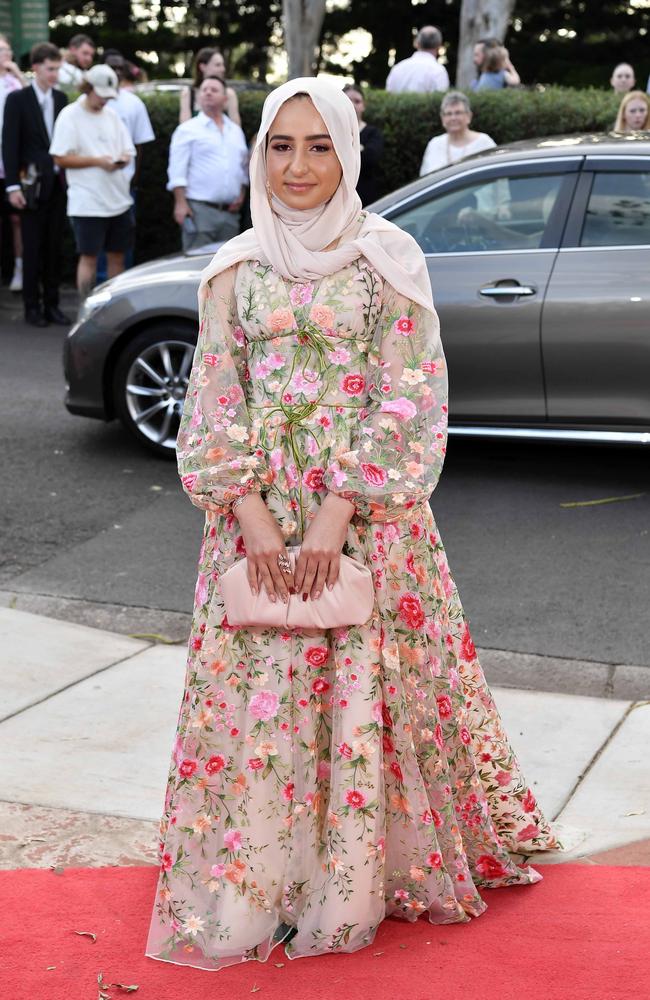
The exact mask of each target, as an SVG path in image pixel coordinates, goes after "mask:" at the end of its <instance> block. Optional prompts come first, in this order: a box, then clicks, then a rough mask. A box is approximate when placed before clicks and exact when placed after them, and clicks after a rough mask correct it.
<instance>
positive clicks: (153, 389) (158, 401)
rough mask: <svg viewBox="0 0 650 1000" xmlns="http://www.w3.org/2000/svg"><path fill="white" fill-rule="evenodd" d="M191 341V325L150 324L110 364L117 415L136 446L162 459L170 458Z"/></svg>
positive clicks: (189, 363) (188, 368)
mask: <svg viewBox="0 0 650 1000" xmlns="http://www.w3.org/2000/svg"><path fill="white" fill-rule="evenodd" d="M195 345H196V330H195V328H192V327H191V326H190V325H189V324H186V323H183V322H181V321H176V322H174V321H170V322H160V323H155V324H152V325H151V326H149V327H147V329H146V330H143V331H142V332H141V333H139V334H138V335H137V336H136V337H134V338H133V340H131V341H129V343H128V344H127V346H126V347H125V348H124V350H123V351H122V353H121V354H120V356H119V358H118V360H117V364H116V366H115V371H114V374H113V401H114V405H115V411H116V413H117V415H118V417H119V419H120V420H121V422H122V423H123V425H124V426H125V428H126V429H127V430H128V431H129V433H130V434H132V435H133V437H134V438H135V439H136V440H137V441H138V442H139V443H140V444H141V445H144V447H145V448H147V449H148V450H149V451H151V452H153V453H154V454H156V455H159V456H161V457H163V458H169V459H173V458H175V454H176V452H175V446H176V435H177V433H178V425H179V422H180V417H181V413H182V410H183V401H184V399H185V393H186V391H187V383H188V379H189V375H190V371H191V368H192V358H193V356H194V348H195Z"/></svg>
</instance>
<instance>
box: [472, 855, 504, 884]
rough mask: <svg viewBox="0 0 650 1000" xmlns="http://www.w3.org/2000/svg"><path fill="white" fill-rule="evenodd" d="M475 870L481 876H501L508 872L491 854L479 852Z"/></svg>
mask: <svg viewBox="0 0 650 1000" xmlns="http://www.w3.org/2000/svg"><path fill="white" fill-rule="evenodd" d="M476 870H477V871H478V872H480V874H481V875H482V876H483V878H502V877H503V876H504V875H507V874H508V873H507V871H506V869H505V868H504V867H503V864H502V863H501V862H500V861H499V859H498V858H495V857H494V856H493V855H492V854H481V855H480V857H479V858H478V860H477V862H476Z"/></svg>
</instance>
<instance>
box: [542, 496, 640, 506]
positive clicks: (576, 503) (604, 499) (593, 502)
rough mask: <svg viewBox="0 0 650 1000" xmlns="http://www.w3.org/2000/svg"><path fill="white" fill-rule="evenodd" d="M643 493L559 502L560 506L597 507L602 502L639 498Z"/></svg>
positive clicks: (617, 501)
mask: <svg viewBox="0 0 650 1000" xmlns="http://www.w3.org/2000/svg"><path fill="white" fill-rule="evenodd" d="M644 496H645V493H628V494H627V496H622V497H602V499H600V500H571V501H569V502H568V503H561V504H560V507H565V508H566V507H597V506H598V505H599V504H602V503H619V501H621V500H639V499H640V498H641V497H644Z"/></svg>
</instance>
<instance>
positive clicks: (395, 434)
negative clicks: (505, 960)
mask: <svg viewBox="0 0 650 1000" xmlns="http://www.w3.org/2000/svg"><path fill="white" fill-rule="evenodd" d="M446 426H447V406H446V368H445V361H444V356H443V353H442V348H441V345H440V339H439V335H438V327H437V322H436V318H435V316H434V315H433V314H431V313H427V312H425V311H424V310H422V309H421V308H420V307H419V306H416V305H414V304H413V303H411V302H409V301H408V300H406V299H405V298H404V297H403V296H400V295H398V294H397V293H396V292H395V291H394V289H392V288H390V287H389V286H388V285H387V284H385V283H383V282H382V279H381V278H380V277H379V275H378V274H377V273H376V272H375V271H374V270H373V269H372V268H371V267H370V265H369V264H368V263H367V262H366V261H364V260H363V259H361V260H357V261H355V262H353V263H352V264H351V265H350V266H349V267H347V268H345V269H343V270H342V271H341V272H339V273H338V274H337V275H332V276H331V277H329V278H324V279H323V280H322V281H321V282H320V283H315V282H302V283H299V284H287V283H285V282H283V281H282V280H281V278H280V277H279V275H277V274H276V273H275V272H274V271H273V270H272V269H271V268H270V267H269V266H268V265H263V264H261V263H259V262H251V261H249V262H245V263H243V264H240V265H239V266H237V267H235V268H231V269H230V270H229V271H227V272H224V273H222V274H220V275H218V276H217V277H216V278H215V279H213V281H212V282H211V283H210V285H209V286H208V288H207V290H206V291H205V294H204V296H203V300H202V302H201V329H200V335H199V343H198V345H197V351H196V355H195V358H194V364H193V367H192V372H191V377H190V384H189V388H188V392H187V397H186V401H185V407H184V412H183V419H182V422H181V428H180V432H179V436H178V459H179V469H180V473H181V477H182V483H183V488H184V489H185V491H186V492H187V493H188V495H189V497H190V499H191V500H192V502H193V503H195V504H196V505H197V506H199V507H201V508H203V509H204V510H205V512H206V524H205V533H204V536H203V542H202V545H201V551H200V555H199V568H198V578H197V586H196V592H195V608H194V619H193V625H192V633H191V636H190V641H189V647H188V662H187V677H186V686H185V692H184V697H183V702H182V706H181V712H180V716H179V721H178V732H177V738H176V744H175V747H174V753H173V757H172V761H171V766H170V772H169V782H168V787H167V796H166V800H165V807H164V813H163V817H162V822H161V839H160V876H159V884H158V891H157V895H156V901H155V908H154V913H153V916H152V923H151V931H150V936H149V944H148V947H147V953H148V954H150V955H153V956H154V957H159V958H164V959H166V960H168V961H172V962H176V963H180V964H186V965H194V966H198V967H200V968H205V969H218V968H221V967H223V966H226V965H230V964H234V963H238V962H241V961H243V960H246V959H251V958H252V959H261V960H264V959H266V958H267V957H268V955H269V954H270V951H271V949H272V947H273V945H274V943H275V942H274V934H275V932H276V930H277V928H278V927H279V926H280V924H281V923H283V922H291V923H294V924H295V925H296V927H297V934H296V936H295V937H294V938H293V939H292V940H291V942H290V943H289V944H288V945H287V949H288V951H289V952H290V954H291V955H292V956H302V955H315V954H321V953H330V952H332V951H338V950H346V951H350V950H354V949H356V948H361V947H364V946H366V945H367V944H369V943H370V942H371V941H372V938H373V936H374V933H375V930H376V928H377V926H378V925H379V923H380V922H381V920H382V919H383V918H384V916H386V915H387V914H391V913H395V914H398V915H399V916H401V917H403V918H405V919H407V920H415V919H417V917H418V914H420V913H422V912H424V911H428V915H429V919H430V920H431V921H432V922H434V923H450V922H454V921H455V922H462V921H466V920H467V919H468V918H469V917H471V916H478V915H479V914H480V913H482V911H483V910H484V909H485V903H484V902H483V900H482V899H481V897H480V895H479V892H478V889H479V887H481V886H484V885H485V886H491V887H496V886H500V885H514V884H525V883H531V882H535V881H537V880H538V879H539V875H538V874H537V873H536V872H534V871H533V870H532V869H530V868H527V867H518V866H517V865H516V864H515V863H514V861H513V860H512V859H511V857H510V855H509V853H508V852H509V851H518V852H526V853H528V852H531V851H533V850H541V849H545V848H553V847H556V846H557V842H556V840H555V838H554V836H553V834H552V832H551V831H550V829H549V827H548V824H547V823H546V820H545V819H544V816H543V815H542V813H541V811H540V809H539V806H538V804H537V802H536V801H535V797H534V795H533V793H532V792H531V790H530V789H529V788H528V787H527V786H526V784H525V782H524V780H523V777H522V775H521V773H520V771H519V767H518V764H517V760H516V758H515V755H514V753H513V750H512V748H511V746H510V744H509V742H508V739H507V736H506V734H505V732H504V729H503V725H502V722H501V719H500V717H499V714H498V712H497V709H496V707H495V705H494V701H493V699H492V696H491V694H490V691H489V689H488V687H487V685H486V683H485V678H484V677H483V673H482V670H481V667H480V664H479V661H478V657H477V653H476V649H475V647H474V643H473V641H472V638H471V634H470V631H469V626H468V624H467V620H466V618H465V615H464V613H463V609H462V605H461V603H460V600H459V597H458V593H457V591H456V588H455V585H454V582H453V579H452V577H451V575H450V572H449V567H448V565H447V560H446V556H445V552H444V548H443V546H442V542H441V541H440V537H439V534H438V532H437V529H436V526H435V523H434V520H433V517H432V514H431V511H430V508H429V505H428V499H429V496H430V494H431V492H432V490H433V489H434V488H435V485H436V483H437V481H438V477H439V475H440V471H441V468H442V463H443V460H444V454H445V441H446ZM251 490H252V491H258V492H259V491H263V493H264V495H265V499H266V503H267V505H268V507H269V509H270V511H271V512H272V514H273V515H274V516H275V518H276V519H277V521H278V523H279V524H280V525H281V527H282V530H283V533H284V536H285V538H286V539H287V542H288V543H289V544H299V542H300V540H301V537H302V531H303V530H304V528H305V527H306V526H307V525H308V524H309V521H310V519H311V518H312V517H313V516H314V515H315V513H316V512H317V511H318V509H319V505H320V504H321V503H322V499H323V496H324V494H325V493H326V492H327V491H328V490H329V491H334V492H337V493H339V494H340V495H342V496H344V497H346V498H347V499H349V500H350V501H351V502H352V503H353V504H354V507H355V511H356V514H355V516H354V517H353V519H352V522H351V523H350V525H349V528H348V533H347V538H346V542H345V551H346V552H347V553H348V554H350V555H352V556H354V557H355V558H357V559H359V560H361V561H362V562H364V563H365V564H366V565H368V566H369V567H370V568H371V570H372V573H373V579H374V583H375V592H376V608H375V613H374V614H373V617H372V618H371V619H370V621H369V622H368V623H367V624H366V625H365V626H363V627H360V628H358V627H350V628H341V629H334V630H332V631H331V632H323V633H317V634H310V635H304V634H302V633H300V632H297V631H291V630H287V631H274V630H259V631H256V630H238V629H236V628H233V627H232V626H230V625H229V624H228V622H227V619H226V617H225V612H224V608H223V603H222V599H221V594H220V588H219V577H220V574H221V573H223V572H224V571H225V570H226V569H227V568H228V567H229V566H231V565H232V564H233V563H234V562H235V561H236V560H238V559H240V558H242V556H243V555H244V554H245V552H244V547H243V540H242V537H241V532H240V530H239V527H238V524H237V520H236V518H235V517H234V516H233V514H232V512H231V510H230V504H231V502H232V500H234V498H235V497H236V496H241V495H242V494H245V493H247V492H249V491H251ZM386 858H389V859H390V862H389V864H386Z"/></svg>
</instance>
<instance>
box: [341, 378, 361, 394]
mask: <svg viewBox="0 0 650 1000" xmlns="http://www.w3.org/2000/svg"><path fill="white" fill-rule="evenodd" d="M365 387H366V380H365V378H364V377H363V375H361V373H360V372H351V373H350V374H349V375H344V376H343V378H342V379H341V390H342V391H343V392H344V393H345V394H346V395H347V396H360V395H361V393H362V392H363V390H364V389H365Z"/></svg>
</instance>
